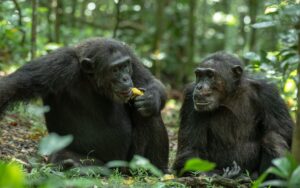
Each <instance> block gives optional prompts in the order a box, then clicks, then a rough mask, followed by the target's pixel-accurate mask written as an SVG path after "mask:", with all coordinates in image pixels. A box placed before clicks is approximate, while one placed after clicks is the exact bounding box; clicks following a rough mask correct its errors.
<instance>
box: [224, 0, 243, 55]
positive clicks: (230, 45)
mask: <svg viewBox="0 0 300 188" xmlns="http://www.w3.org/2000/svg"><path fill="white" fill-rule="evenodd" d="M225 3H226V4H225V8H226V9H225V13H226V14H227V15H229V14H231V15H232V16H233V17H234V18H233V19H235V23H230V21H228V20H226V22H227V25H226V28H225V42H224V48H225V50H226V51H228V52H235V51H236V44H237V41H238V40H237V39H238V21H237V20H238V16H239V15H238V12H237V10H238V7H239V1H235V0H230V1H229V0H228V1H226V2H225Z"/></svg>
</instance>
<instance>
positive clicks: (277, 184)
mask: <svg viewBox="0 0 300 188" xmlns="http://www.w3.org/2000/svg"><path fill="white" fill-rule="evenodd" d="M268 186H271V187H287V182H286V181H283V180H270V181H266V182H264V183H263V184H261V185H260V187H268Z"/></svg>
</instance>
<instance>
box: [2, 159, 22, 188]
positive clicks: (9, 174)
mask: <svg viewBox="0 0 300 188" xmlns="http://www.w3.org/2000/svg"><path fill="white" fill-rule="evenodd" d="M24 185H25V175H24V172H23V169H22V167H21V165H19V164H17V163H15V162H11V163H5V162H3V161H0V187H5V188H23V187H25V186H24Z"/></svg>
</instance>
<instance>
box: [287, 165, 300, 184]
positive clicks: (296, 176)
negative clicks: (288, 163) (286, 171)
mask: <svg viewBox="0 0 300 188" xmlns="http://www.w3.org/2000/svg"><path fill="white" fill-rule="evenodd" d="M289 187H290V188H299V187H300V166H298V168H296V170H294V172H293V173H292V176H291V178H290V181H289Z"/></svg>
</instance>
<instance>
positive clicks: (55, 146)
mask: <svg viewBox="0 0 300 188" xmlns="http://www.w3.org/2000/svg"><path fill="white" fill-rule="evenodd" d="M72 140H73V136H72V135H66V136H59V135H58V134H56V133H50V134H49V135H48V136H46V137H44V138H43V139H42V140H41V142H40V145H39V153H40V154H41V155H50V154H52V153H55V152H57V151H59V150H61V149H63V148H65V147H67V146H68V145H69V144H71V142H72Z"/></svg>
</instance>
